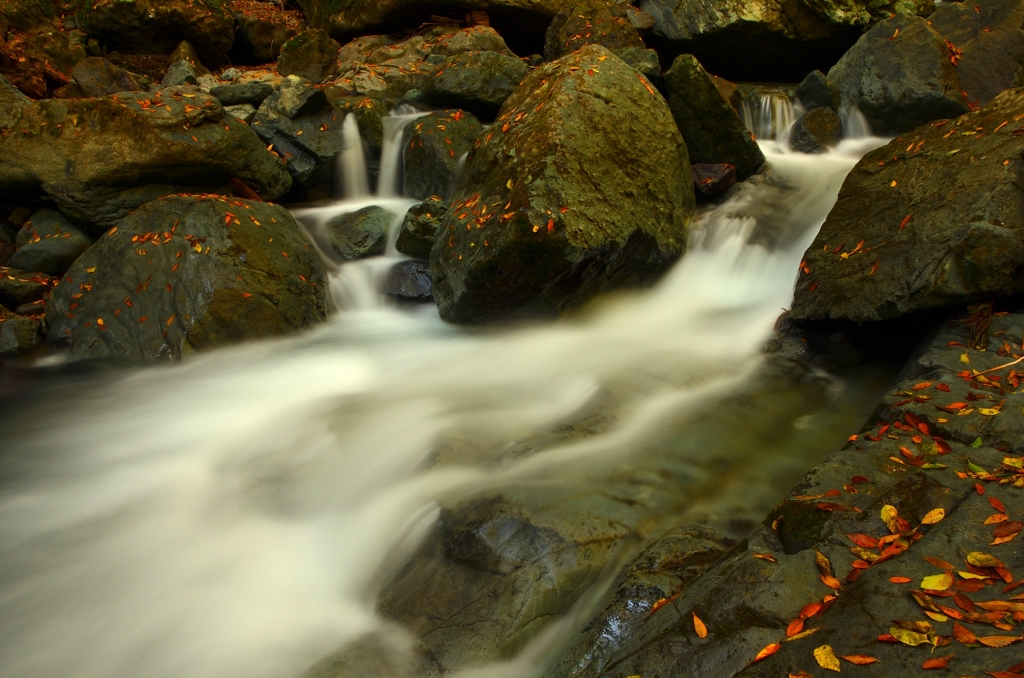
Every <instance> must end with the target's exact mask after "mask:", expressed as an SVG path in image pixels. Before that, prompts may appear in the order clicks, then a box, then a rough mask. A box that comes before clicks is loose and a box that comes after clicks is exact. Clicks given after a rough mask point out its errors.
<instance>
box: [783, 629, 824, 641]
mask: <svg viewBox="0 0 1024 678" xmlns="http://www.w3.org/2000/svg"><path fill="white" fill-rule="evenodd" d="M820 628H821V627H820V626H815V627H814V628H813V629H807V630H806V631H801V632H800V633H798V634H796V635H795V636H790V637H789V638H786V641H785V642H787V643H791V642H793V641H794V640H800V639H801V638H806V637H807V636H809V635H812V634H814V633H816V632H817V631H818V629H820Z"/></svg>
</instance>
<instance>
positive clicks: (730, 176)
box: [691, 163, 736, 198]
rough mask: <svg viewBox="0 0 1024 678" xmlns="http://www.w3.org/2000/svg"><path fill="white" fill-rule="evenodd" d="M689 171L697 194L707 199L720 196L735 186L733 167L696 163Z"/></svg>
mask: <svg viewBox="0 0 1024 678" xmlns="http://www.w3.org/2000/svg"><path fill="white" fill-rule="evenodd" d="M691 169H692V171H693V185H694V187H695V188H696V189H697V192H698V193H699V194H701V195H704V196H707V197H709V198H713V197H716V196H719V195H722V194H723V193H725V192H726V191H728V190H729V189H730V188H732V187H733V186H734V185H735V184H736V166H735V165H730V164H728V163H716V164H709V163H697V164H695V165H693V167H692V168H691Z"/></svg>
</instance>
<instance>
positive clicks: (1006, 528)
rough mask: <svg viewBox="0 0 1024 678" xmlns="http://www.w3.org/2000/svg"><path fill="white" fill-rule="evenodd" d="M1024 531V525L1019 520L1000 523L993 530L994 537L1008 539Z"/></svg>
mask: <svg viewBox="0 0 1024 678" xmlns="http://www.w3.org/2000/svg"><path fill="white" fill-rule="evenodd" d="M1021 530H1024V523H1022V522H1020V521H1019V520H1007V521H1006V522H1003V523H999V524H998V525H996V526H995V527H994V528H992V536H993V537H996V538H997V539H998V538H1001V537H1008V536H1010V535H1011V534H1016V533H1017V532H1020V531H1021Z"/></svg>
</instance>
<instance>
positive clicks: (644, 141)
mask: <svg viewBox="0 0 1024 678" xmlns="http://www.w3.org/2000/svg"><path fill="white" fill-rule="evenodd" d="M716 96H717V94H716ZM479 144H480V146H479V148H478V149H475V150H474V152H473V153H471V154H470V157H469V160H468V162H467V164H466V168H465V171H464V173H463V174H462V176H461V178H460V179H459V183H458V185H457V188H456V190H455V192H454V194H453V196H452V201H451V206H450V211H449V213H448V216H447V218H446V220H445V223H444V225H443V226H442V228H441V230H439V231H438V235H437V240H436V241H435V243H434V248H433V250H432V252H431V264H432V270H433V279H434V298H435V299H436V300H437V302H438V307H439V309H440V312H441V317H442V318H444V319H446V320H448V321H451V322H458V323H479V322H487V321H491V320H498V319H502V318H511V317H537V316H553V315H556V314H558V313H560V312H561V311H563V310H565V309H567V308H571V307H574V306H578V305H580V304H582V303H584V302H585V301H587V300H588V299H590V298H592V297H593V296H595V295H596V294H599V293H600V292H602V291H605V290H610V289H615V288H621V287H629V286H637V285H644V284H648V283H650V282H652V281H653V280H655V279H657V277H658V276H659V275H660V274H661V273H662V272H664V271H665V270H666V269H667V267H668V266H670V265H671V263H672V262H673V261H675V259H676V258H677V257H678V256H679V255H680V254H681V253H682V252H683V250H684V248H685V246H686V238H687V233H688V225H689V221H690V218H691V216H692V214H693V211H694V197H693V181H692V179H691V177H690V162H689V158H688V156H687V153H686V145H685V144H684V143H683V140H682V138H681V137H680V136H679V133H678V131H677V129H676V127H675V124H674V122H673V121H672V117H671V114H670V112H669V110H668V107H667V106H666V105H665V102H664V99H662V98H661V95H660V94H658V92H657V91H656V90H655V89H654V88H653V87H652V86H651V85H650V83H648V82H647V81H646V80H645V79H644V78H643V76H641V75H639V74H638V73H637V72H636V71H634V70H633V69H632V68H630V67H629V66H628V65H626V64H625V63H624V62H623V61H621V60H620V59H619V58H618V57H616V56H614V55H613V54H611V53H610V52H608V50H606V49H605V48H603V47H601V46H598V45H588V46H586V47H584V48H583V49H581V50H580V51H578V52H575V53H573V54H572V55H569V56H567V57H563V58H562V59H560V60H558V61H556V62H553V63H550V64H546V65H544V66H542V67H540V68H538V69H537V70H535V71H534V72H532V73H531V74H530V75H529V76H527V78H526V80H524V81H523V84H522V86H521V87H520V88H519V89H518V90H516V93H515V94H513V95H512V97H511V98H510V99H509V100H508V101H506V102H505V105H504V106H503V107H502V111H501V115H500V116H499V117H498V120H497V121H496V122H495V125H494V128H492V130H491V131H490V132H489V133H488V134H487V135H486V136H485V137H483V138H481V139H480V140H479ZM640 205H642V207H639V206H640Z"/></svg>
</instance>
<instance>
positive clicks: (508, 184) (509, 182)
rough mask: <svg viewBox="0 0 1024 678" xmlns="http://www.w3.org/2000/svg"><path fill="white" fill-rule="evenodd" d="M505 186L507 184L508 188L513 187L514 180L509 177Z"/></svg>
mask: <svg viewBox="0 0 1024 678" xmlns="http://www.w3.org/2000/svg"><path fill="white" fill-rule="evenodd" d="M505 186H507V187H508V188H512V180H511V179H509V180H508V182H506V183H505Z"/></svg>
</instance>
